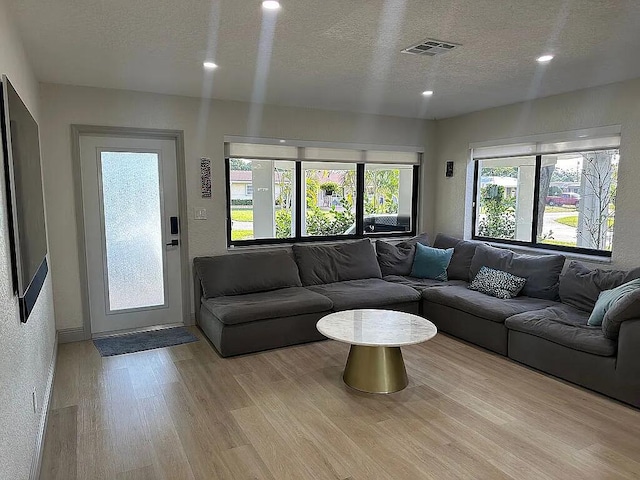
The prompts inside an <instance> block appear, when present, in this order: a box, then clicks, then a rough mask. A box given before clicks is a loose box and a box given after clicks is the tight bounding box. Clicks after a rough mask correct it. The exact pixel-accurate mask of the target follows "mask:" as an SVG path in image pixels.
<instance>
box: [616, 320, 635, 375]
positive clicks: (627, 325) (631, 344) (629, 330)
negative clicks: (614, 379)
mask: <svg viewBox="0 0 640 480" xmlns="http://www.w3.org/2000/svg"><path fill="white" fill-rule="evenodd" d="M616 372H617V375H618V376H619V377H620V378H624V379H626V380H627V381H633V382H634V383H637V384H640V318H638V319H633V320H626V321H624V322H622V324H621V325H620V336H619V337H618V359H617V362H616Z"/></svg>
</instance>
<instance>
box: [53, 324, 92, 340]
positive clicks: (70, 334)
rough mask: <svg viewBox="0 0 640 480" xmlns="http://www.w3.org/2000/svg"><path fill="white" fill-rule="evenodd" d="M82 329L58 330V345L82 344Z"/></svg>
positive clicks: (84, 338)
mask: <svg viewBox="0 0 640 480" xmlns="http://www.w3.org/2000/svg"><path fill="white" fill-rule="evenodd" d="M86 339H87V338H86V337H85V334H84V328H82V327H77V328H65V329H63V330H58V341H59V342H60V343H71V342H82V341H83V340H86Z"/></svg>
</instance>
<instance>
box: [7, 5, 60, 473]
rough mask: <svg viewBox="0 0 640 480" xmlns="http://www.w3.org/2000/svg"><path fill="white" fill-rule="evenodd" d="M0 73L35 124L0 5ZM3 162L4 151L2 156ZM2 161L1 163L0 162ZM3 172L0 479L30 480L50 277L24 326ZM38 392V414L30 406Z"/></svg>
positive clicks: (46, 359) (34, 89) (20, 54)
mask: <svg viewBox="0 0 640 480" xmlns="http://www.w3.org/2000/svg"><path fill="white" fill-rule="evenodd" d="M0 45H1V47H0V73H5V74H6V75H7V76H8V77H9V78H10V79H11V82H12V83H13V85H14V86H15V87H16V89H17V91H18V94H19V95H20V96H21V97H22V99H23V101H24V102H25V104H26V105H27V107H29V109H30V110H31V113H32V114H33V115H34V117H35V118H36V120H38V118H39V115H38V84H37V82H36V80H35V77H34V76H33V73H32V71H31V68H30V66H29V64H28V61H27V59H26V57H25V54H24V51H23V49H22V45H21V43H20V40H19V38H18V36H17V32H15V31H14V30H13V25H12V22H11V19H10V18H9V16H8V12H7V11H6V9H5V6H4V3H3V2H2V1H0ZM0 149H1V147H0ZM0 155H1V156H2V157H0V158H4V152H0ZM3 161H4V160H3ZM6 195H7V192H6V191H5V179H4V169H3V168H0V478H2V479H12V480H13V479H16V480H19V479H26V478H29V471H30V468H31V461H32V457H33V454H34V449H35V442H36V434H37V431H38V425H39V421H40V417H41V413H42V412H41V408H40V406H41V405H42V403H43V399H44V392H45V388H46V381H47V375H48V371H49V365H50V363H51V357H52V354H53V346H54V341H55V320H54V314H53V298H52V289H51V275H49V276H48V278H47V280H46V281H45V284H44V287H43V289H42V291H41V292H40V296H39V298H38V301H37V303H36V306H35V309H34V311H33V312H32V313H31V316H30V317H29V322H28V323H26V324H21V323H20V315H19V313H18V303H17V299H16V297H14V295H13V287H12V281H11V260H10V256H9V243H8V235H9V232H8V223H7V210H6V205H7V202H6V198H7V197H6ZM34 388H35V389H36V392H37V396H38V405H39V409H38V412H36V413H34V412H33V409H32V406H31V392H32V390H33V389H34Z"/></svg>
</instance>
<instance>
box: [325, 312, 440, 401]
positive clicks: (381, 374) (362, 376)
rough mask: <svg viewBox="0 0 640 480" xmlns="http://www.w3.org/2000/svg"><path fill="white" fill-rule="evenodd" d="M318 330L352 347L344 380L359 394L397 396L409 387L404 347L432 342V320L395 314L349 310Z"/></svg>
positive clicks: (329, 317)
mask: <svg viewBox="0 0 640 480" xmlns="http://www.w3.org/2000/svg"><path fill="white" fill-rule="evenodd" d="M316 328H317V329H318V331H319V332H320V333H321V334H323V335H324V336H325V337H328V338H331V339H333V340H337V341H339V342H345V343H349V344H351V350H350V351H349V358H348V359H347V366H346V367H345V369H344V375H343V376H342V379H343V380H344V383H346V384H347V385H349V386H350V387H352V388H355V389H356V390H360V391H362V392H367V393H393V392H398V391H400V390H402V389H403V388H405V387H406V386H407V384H408V382H409V381H408V379H407V371H406V369H405V367H404V360H403V359H402V351H401V350H400V347H402V346H404V345H414V344H416V343H422V342H426V341H427V340H430V339H432V338H433V337H435V336H436V334H437V333H438V329H437V328H436V326H435V325H434V324H433V323H431V322H430V321H429V320H426V319H424V318H422V317H419V316H417V315H412V314H410V313H404V312H394V311H392V310H373V309H363V310H346V311H343V312H336V313H331V314H329V315H327V316H326V317H323V318H321V319H320V321H318V323H317V325H316Z"/></svg>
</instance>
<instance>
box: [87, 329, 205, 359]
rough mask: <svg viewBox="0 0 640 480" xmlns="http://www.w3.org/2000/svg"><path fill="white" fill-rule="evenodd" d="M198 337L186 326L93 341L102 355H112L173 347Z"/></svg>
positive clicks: (195, 340) (195, 339) (194, 340)
mask: <svg viewBox="0 0 640 480" xmlns="http://www.w3.org/2000/svg"><path fill="white" fill-rule="evenodd" d="M197 341H198V337H196V336H195V335H193V334H192V333H190V332H189V331H188V330H187V329H186V328H184V327H176V328H164V329H162V330H151V331H149V332H140V333H127V334H124V335H117V336H115V337H105V338H97V339H95V340H94V341H93V344H94V345H95V346H96V348H97V349H98V351H99V352H100V355H101V356H103V357H111V356H113V355H122V354H125V353H134V352H142V351H143V350H152V349H154V348H162V347H171V346H173V345H180V344H181V343H191V342H197Z"/></svg>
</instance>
